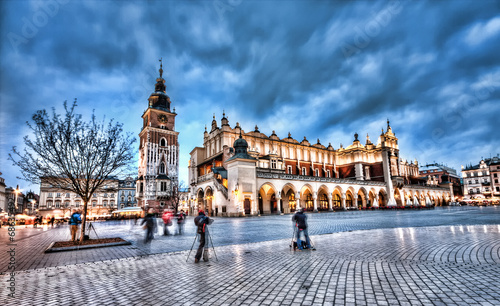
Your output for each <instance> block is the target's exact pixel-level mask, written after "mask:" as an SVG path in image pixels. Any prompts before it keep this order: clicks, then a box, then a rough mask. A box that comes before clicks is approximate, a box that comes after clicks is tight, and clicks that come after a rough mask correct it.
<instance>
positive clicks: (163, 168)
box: [160, 162, 165, 174]
mask: <svg viewBox="0 0 500 306" xmlns="http://www.w3.org/2000/svg"><path fill="white" fill-rule="evenodd" d="M160 173H161V174H165V163H163V162H162V163H161V164H160Z"/></svg>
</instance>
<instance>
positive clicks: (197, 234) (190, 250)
mask: <svg viewBox="0 0 500 306" xmlns="http://www.w3.org/2000/svg"><path fill="white" fill-rule="evenodd" d="M196 238H198V234H196V236H194V241H193V244H192V245H191V249H190V250H189V254H188V256H187V258H186V262H187V261H188V259H189V256H191V251H192V250H193V247H194V243H195V242H196Z"/></svg>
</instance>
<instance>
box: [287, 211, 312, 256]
mask: <svg viewBox="0 0 500 306" xmlns="http://www.w3.org/2000/svg"><path fill="white" fill-rule="evenodd" d="M292 221H293V222H295V226H296V227H297V247H298V249H299V250H303V249H304V247H303V246H302V241H301V240H300V236H302V235H303V236H304V239H305V241H306V249H311V241H310V239H309V234H308V233H307V216H306V215H305V214H304V210H303V209H302V208H299V209H297V212H296V213H295V214H294V215H293V217H292Z"/></svg>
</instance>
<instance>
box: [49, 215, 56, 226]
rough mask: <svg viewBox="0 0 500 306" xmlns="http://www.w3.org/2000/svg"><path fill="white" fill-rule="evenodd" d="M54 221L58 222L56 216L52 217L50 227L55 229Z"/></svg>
mask: <svg viewBox="0 0 500 306" xmlns="http://www.w3.org/2000/svg"><path fill="white" fill-rule="evenodd" d="M54 221H56V218H55V217H54V216H52V217H51V218H50V221H49V223H50V227H54Z"/></svg>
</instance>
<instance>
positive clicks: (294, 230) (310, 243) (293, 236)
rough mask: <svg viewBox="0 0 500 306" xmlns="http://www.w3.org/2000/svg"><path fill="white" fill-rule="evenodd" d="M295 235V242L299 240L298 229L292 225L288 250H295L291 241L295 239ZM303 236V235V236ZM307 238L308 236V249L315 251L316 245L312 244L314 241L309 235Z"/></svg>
mask: <svg viewBox="0 0 500 306" xmlns="http://www.w3.org/2000/svg"><path fill="white" fill-rule="evenodd" d="M308 236H309V235H308ZM295 237H297V240H296V241H297V243H298V241H299V230H298V228H297V226H294V227H293V234H292V241H290V250H293V251H295V248H294V246H293V242H294V241H293V240H294V239H295ZM304 238H305V237H304ZM308 238H309V245H310V248H309V249H310V250H313V251H316V247H315V246H314V243H313V241H312V239H311V237H310V236H309V237H308ZM301 241H302V240H301ZM297 247H298V245H297Z"/></svg>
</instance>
